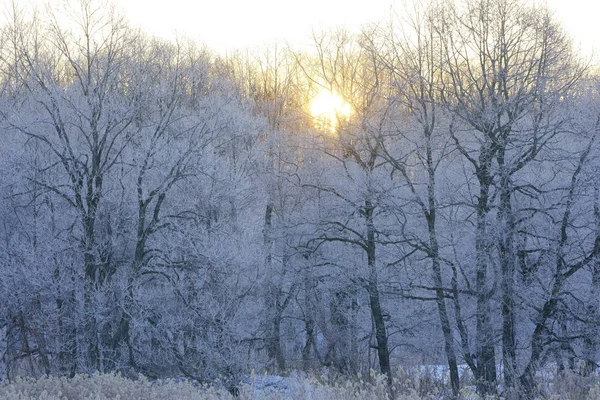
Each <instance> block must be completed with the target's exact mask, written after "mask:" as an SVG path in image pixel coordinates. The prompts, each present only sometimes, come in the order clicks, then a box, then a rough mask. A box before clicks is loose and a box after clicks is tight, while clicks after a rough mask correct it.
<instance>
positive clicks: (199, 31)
mask: <svg viewBox="0 0 600 400" xmlns="http://www.w3.org/2000/svg"><path fill="white" fill-rule="evenodd" d="M117 4H118V5H119V6H120V7H122V8H123V9H124V10H125V12H126V13H127V15H128V17H129V20H130V21H131V22H132V23H133V24H134V25H136V26H140V27H142V28H144V29H145V30H147V31H149V32H152V33H153V34H156V35H158V36H161V37H172V36H173V35H174V34H175V32H177V33H178V34H185V35H187V36H190V37H191V38H193V39H199V40H200V41H203V42H206V43H207V44H208V45H209V46H210V47H211V48H213V49H215V50H218V51H223V50H229V49H234V48H244V47H255V46H259V45H262V44H265V43H270V42H273V41H276V40H281V41H289V42H290V43H293V44H298V45H302V44H303V42H304V43H308V42H309V39H310V32H311V29H313V28H314V29H317V30H319V29H321V28H329V27H333V26H340V25H346V26H348V27H349V28H352V27H357V26H360V25H361V24H363V23H367V22H370V21H375V20H379V19H381V18H382V17H384V16H386V15H389V9H390V1H389V0H293V1H290V0H247V1H244V0H119V1H117Z"/></svg>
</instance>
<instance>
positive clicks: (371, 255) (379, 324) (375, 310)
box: [365, 200, 392, 386]
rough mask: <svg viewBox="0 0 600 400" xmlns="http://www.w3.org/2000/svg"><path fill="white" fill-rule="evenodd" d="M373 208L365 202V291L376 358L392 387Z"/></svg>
mask: <svg viewBox="0 0 600 400" xmlns="http://www.w3.org/2000/svg"><path fill="white" fill-rule="evenodd" d="M373 212H374V207H373V205H372V203H371V202H370V201H369V200H367V201H365V220H366V223H367V263H368V266H369V281H368V283H367V291H368V293H369V304H370V306H371V316H372V318H373V323H374V324H375V339H376V341H377V357H378V359H379V368H380V370H381V373H382V374H385V375H386V376H387V380H388V385H390V386H391V385H392V370H391V367H390V353H389V349H388V337H387V332H386V327H385V318H384V316H383V310H382V308H381V302H380V299H379V288H378V283H377V266H376V265H375V226H374V223H373Z"/></svg>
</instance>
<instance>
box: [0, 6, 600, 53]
mask: <svg viewBox="0 0 600 400" xmlns="http://www.w3.org/2000/svg"><path fill="white" fill-rule="evenodd" d="M10 1H12V0H0V4H3V5H4V7H2V8H3V10H2V11H5V10H6V8H7V5H8V4H10ZM15 1H16V2H17V3H23V4H31V3H37V4H38V5H40V4H43V3H45V2H46V1H51V2H53V3H54V2H58V1H64V0H15ZM108 1H110V0H108ZM411 1H412V0H113V2H114V3H115V4H116V5H117V7H118V8H120V9H121V10H122V11H123V12H124V13H125V14H126V15H127V19H128V20H129V21H130V22H131V24H132V25H134V26H136V27H139V28H142V29H143V30H145V31H147V32H148V33H150V34H152V35H156V36H159V37H162V38H167V39H172V38H174V37H176V36H178V35H179V36H187V37H189V38H191V39H194V40H197V41H199V42H201V43H205V44H207V45H208V46H209V48H211V49H212V50H213V51H217V52H219V53H226V52H229V51H232V50H235V49H244V48H256V47H260V46H262V45H265V44H272V43H273V42H276V41H279V42H282V43H284V42H286V41H287V42H289V43H290V44H292V45H293V46H294V47H296V48H298V47H304V46H309V45H310V33H311V30H313V29H315V30H316V31H319V30H322V29H329V28H334V27H338V26H345V27H347V28H349V29H350V30H357V29H358V27H360V26H361V25H364V24H366V23H369V22H373V21H378V20H382V19H387V18H389V15H390V11H391V9H392V7H393V8H394V9H395V10H396V11H397V10H401V9H403V4H404V3H406V2H408V3H410V2H411ZM525 1H527V2H530V3H546V4H547V5H548V6H549V8H550V9H551V10H554V11H555V15H556V17H557V18H558V19H559V21H561V22H562V24H563V26H564V27H565V28H566V30H567V31H568V32H569V33H570V34H571V35H572V36H573V37H574V38H575V42H576V44H579V45H581V49H582V51H583V53H584V54H591V53H592V50H593V51H594V53H595V55H596V56H597V57H598V56H599V55H600V22H599V18H600V1H598V0H525ZM55 4H56V3H55ZM598 58H600V57H598Z"/></svg>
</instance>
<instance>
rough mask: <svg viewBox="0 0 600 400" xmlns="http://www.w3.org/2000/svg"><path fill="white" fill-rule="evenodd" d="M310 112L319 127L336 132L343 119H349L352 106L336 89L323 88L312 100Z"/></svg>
mask: <svg viewBox="0 0 600 400" xmlns="http://www.w3.org/2000/svg"><path fill="white" fill-rule="evenodd" d="M310 114H311V115H312V117H313V119H314V121H315V126H316V127H317V128H318V129H322V130H327V131H330V132H331V133H335V131H336V129H337V128H338V127H339V124H340V122H341V121H347V120H348V119H349V118H350V115H351V114H352V107H350V104H348V103H347V102H346V101H345V100H344V99H343V98H342V97H341V96H340V95H338V94H337V93H336V92H335V91H331V90H326V89H323V90H321V92H319V94H318V95H317V96H315V97H314V98H313V99H312V100H311V102H310Z"/></svg>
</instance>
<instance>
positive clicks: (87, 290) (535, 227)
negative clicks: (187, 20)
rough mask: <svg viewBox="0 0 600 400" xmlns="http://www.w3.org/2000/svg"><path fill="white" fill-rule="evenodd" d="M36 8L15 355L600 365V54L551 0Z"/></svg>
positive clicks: (18, 129)
mask: <svg viewBox="0 0 600 400" xmlns="http://www.w3.org/2000/svg"><path fill="white" fill-rule="evenodd" d="M28 10H29V9H28V8H27V7H25V6H23V5H22V4H20V3H19V2H13V3H12V5H11V6H10V7H8V8H7V9H6V12H7V13H8V19H7V21H8V22H7V23H5V25H4V26H2V27H1V31H0V143H1V144H0V172H1V173H0V272H1V273H0V356H1V360H0V376H1V378H2V379H3V380H10V379H13V378H15V377H17V376H33V377H40V376H42V375H51V376H73V375H75V374H82V373H83V374H90V373H93V372H94V371H99V372H101V373H108V372H120V373H122V374H124V375H125V376H127V375H128V374H134V373H140V374H143V375H144V376H146V377H148V378H149V379H158V378H167V377H185V378H187V379H190V380H193V381H197V382H202V383H210V382H213V381H215V380H216V379H217V378H220V379H223V378H224V379H225V380H226V382H228V384H230V385H232V386H234V385H235V384H236V382H238V381H239V379H241V378H240V377H242V376H244V374H248V373H250V371H258V372H263V371H265V372H268V373H272V374H285V373H286V372H287V371H292V370H294V371H306V372H310V371H323V370H324V369H327V370H328V371H332V373H333V372H334V371H335V373H337V374H341V375H343V376H346V377H348V378H351V377H353V376H357V374H359V373H362V374H363V375H364V374H366V375H367V376H368V375H369V371H370V370H371V369H373V370H376V371H378V372H379V373H381V374H382V376H384V377H386V379H387V380H388V382H389V384H390V386H391V385H392V377H393V376H394V374H395V373H396V371H397V370H398V369H400V368H405V367H410V366H419V365H445V366H446V369H447V371H448V376H449V378H448V381H447V388H448V389H447V390H448V392H449V393H450V394H451V395H452V396H458V395H459V391H460V390H461V385H462V383H461V379H460V377H459V373H460V374H462V371H463V370H465V369H467V370H468V371H470V374H471V375H472V377H473V382H475V383H474V385H476V390H477V392H478V393H479V394H481V395H486V394H491V395H494V394H501V395H503V396H506V397H511V396H512V397H513V398H534V397H536V396H537V395H538V394H539V393H538V383H539V379H540V378H539V377H540V371H542V370H544V369H546V368H551V369H553V370H554V371H555V373H561V372H566V371H572V372H575V373H577V374H580V375H582V376H586V375H593V374H595V373H596V368H597V366H598V365H597V363H598V361H599V350H600V349H599V347H600V179H599V177H600V138H598V137H597V136H596V135H598V134H600V74H599V73H598V69H597V68H596V66H595V65H594V64H593V63H592V62H591V61H590V59H588V58H586V57H584V56H582V55H581V54H580V53H579V52H578V50H577V48H576V46H574V44H573V40H572V38H570V37H568V35H567V34H566V33H565V31H564V30H563V29H562V28H561V26H560V24H558V22H557V20H556V18H555V17H554V16H553V14H552V12H551V11H549V10H548V9H547V8H545V7H542V6H532V5H530V4H529V3H525V2H523V1H521V0H457V1H451V0H448V1H431V2H428V3H426V2H421V3H415V4H414V5H413V6H412V8H411V12H410V13H408V12H404V11H403V12H402V13H395V14H393V15H392V17H390V19H389V20H386V21H380V22H379V23H377V24H371V25H367V26H364V27H363V29H362V30H361V32H360V33H350V32H348V31H344V30H341V29H339V30H330V31H324V32H316V31H315V32H313V35H312V37H311V43H312V46H311V49H309V50H297V49H294V48H293V47H291V46H287V47H284V46H275V45H274V46H271V47H268V46H267V47H264V48H262V49H260V50H248V51H239V52H235V53H232V54H228V55H226V56H223V55H217V54H212V53H211V52H210V51H208V50H207V49H206V48H205V47H203V45H202V44H199V43H195V42H193V41H191V40H186V39H184V38H181V39H179V40H177V41H172V42H169V41H165V40H159V39H157V38H153V37H150V36H148V35H146V34H145V33H144V32H141V31H140V30H136V29H133V28H131V27H130V26H129V25H128V23H127V21H126V20H125V18H124V17H123V16H122V15H121V14H120V13H119V11H118V8H115V7H111V6H109V5H107V4H106V3H104V2H101V1H96V0H74V1H69V2H67V3H65V4H63V3H60V6H58V5H57V6H55V7H54V8H52V7H50V8H47V9H42V10H38V11H37V12H36V13H31V12H29V11H28ZM392 395H393V390H392Z"/></svg>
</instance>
